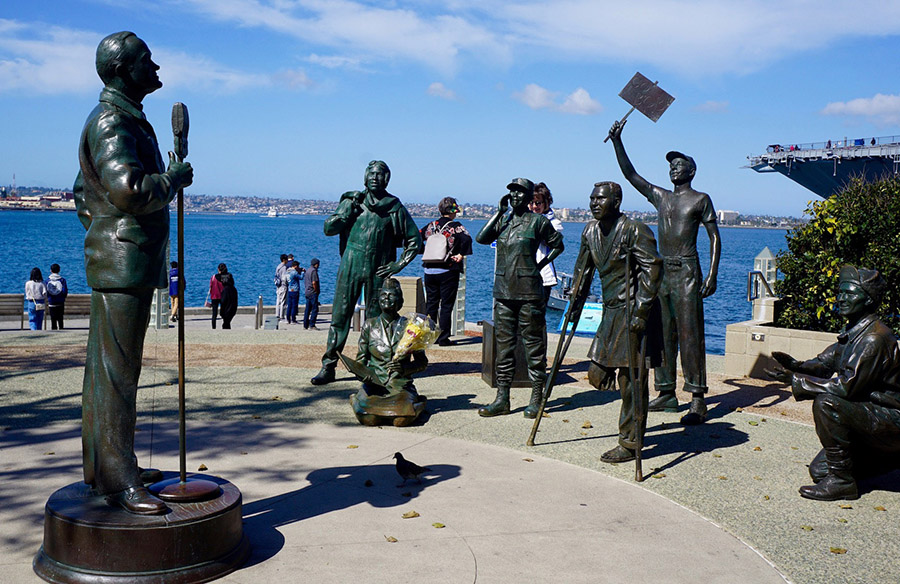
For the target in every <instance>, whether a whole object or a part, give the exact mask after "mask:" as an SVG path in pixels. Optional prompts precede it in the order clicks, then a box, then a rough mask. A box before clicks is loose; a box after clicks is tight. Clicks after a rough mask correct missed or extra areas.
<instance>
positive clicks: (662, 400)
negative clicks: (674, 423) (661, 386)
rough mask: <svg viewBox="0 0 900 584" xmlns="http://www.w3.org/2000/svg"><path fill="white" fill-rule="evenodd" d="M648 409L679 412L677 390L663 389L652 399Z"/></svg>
mask: <svg viewBox="0 0 900 584" xmlns="http://www.w3.org/2000/svg"><path fill="white" fill-rule="evenodd" d="M647 409H648V410H649V411H651V412H677V411H678V398H677V397H675V391H674V390H673V391H661V392H659V395H658V396H656V397H655V398H654V399H652V400H650V403H649V404H647Z"/></svg>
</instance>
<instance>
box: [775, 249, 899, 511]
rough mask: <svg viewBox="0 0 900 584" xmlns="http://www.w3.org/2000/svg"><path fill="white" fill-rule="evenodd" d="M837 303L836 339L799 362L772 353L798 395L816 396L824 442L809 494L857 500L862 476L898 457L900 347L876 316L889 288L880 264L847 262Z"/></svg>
mask: <svg viewBox="0 0 900 584" xmlns="http://www.w3.org/2000/svg"><path fill="white" fill-rule="evenodd" d="M839 281H840V288H839V291H838V296H837V306H838V310H839V311H840V313H841V315H842V316H845V317H847V327H846V328H845V329H844V332H842V333H841V334H840V335H838V338H837V343H835V344H833V345H831V346H829V347H828V348H827V349H825V351H823V352H822V353H821V354H820V355H819V356H817V357H815V358H814V359H810V360H809V361H805V362H800V361H798V360H796V359H794V358H793V357H791V356H790V355H788V354H786V353H781V352H777V351H776V352H773V353H772V357H774V358H775V360H776V361H778V363H779V364H780V365H781V366H782V367H783V368H784V369H780V368H776V369H774V370H769V371H767V373H768V374H769V375H770V376H771V377H772V378H774V379H777V380H780V381H784V382H785V383H789V384H790V385H791V392H792V393H793V394H794V398H795V399H797V401H801V400H814V401H813V407H812V411H813V419H814V420H815V423H816V434H818V436H819V441H820V442H821V443H822V446H823V449H822V451H821V452H819V454H818V455H817V456H816V458H815V459H813V461H812V463H811V464H810V465H809V473H810V475H811V476H812V478H813V481H814V482H815V483H816V484H815V485H812V486H807V487H800V495H802V496H803V497H806V498H807V499H817V500H820V501H834V500H837V499H856V498H857V497H859V491H858V489H857V485H856V478H855V477H856V476H859V475H861V474H870V473H872V472H873V471H874V472H876V473H877V472H879V471H880V472H884V471H886V470H889V469H892V468H896V466H897V465H898V463H900V348H898V346H897V337H895V336H894V334H893V332H891V329H889V328H888V327H887V326H885V325H884V324H883V323H882V322H881V321H880V320H878V318H877V317H876V316H875V309H876V308H877V307H878V304H879V303H880V301H881V297H882V295H883V294H884V291H885V288H886V287H887V284H886V282H885V281H884V278H882V277H881V274H879V273H878V271H877V270H867V269H864V268H859V269H857V268H855V267H853V266H844V267H843V268H841V273H840V278H839Z"/></svg>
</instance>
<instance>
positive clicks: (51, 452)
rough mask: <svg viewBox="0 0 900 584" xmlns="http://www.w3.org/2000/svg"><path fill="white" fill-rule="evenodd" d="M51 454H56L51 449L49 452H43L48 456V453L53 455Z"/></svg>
mask: <svg viewBox="0 0 900 584" xmlns="http://www.w3.org/2000/svg"><path fill="white" fill-rule="evenodd" d="M53 454H56V453H55V452H53V451H52V450H51V451H50V452H45V453H44V456H50V455H53Z"/></svg>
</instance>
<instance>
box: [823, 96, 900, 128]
mask: <svg viewBox="0 0 900 584" xmlns="http://www.w3.org/2000/svg"><path fill="white" fill-rule="evenodd" d="M821 113H822V114H823V115H826V116H862V117H866V118H868V119H869V121H871V122H873V123H874V124H877V125H879V126H888V125H896V124H900V95H883V94H881V93H878V94H876V95H875V96H874V97H860V98H857V99H853V100H850V101H836V102H832V103H829V104H828V105H826V106H825V107H824V108H823V109H822V111H821Z"/></svg>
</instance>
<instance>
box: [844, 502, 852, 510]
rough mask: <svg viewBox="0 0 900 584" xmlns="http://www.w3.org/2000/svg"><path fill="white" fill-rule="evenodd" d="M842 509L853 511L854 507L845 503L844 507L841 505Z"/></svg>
mask: <svg viewBox="0 0 900 584" xmlns="http://www.w3.org/2000/svg"><path fill="white" fill-rule="evenodd" d="M841 509H853V505H848V504H847V503H844V504H843V505H841Z"/></svg>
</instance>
